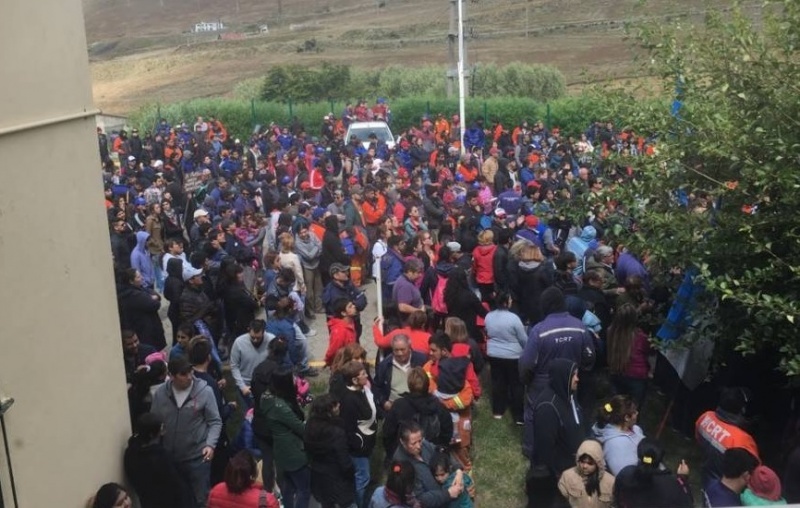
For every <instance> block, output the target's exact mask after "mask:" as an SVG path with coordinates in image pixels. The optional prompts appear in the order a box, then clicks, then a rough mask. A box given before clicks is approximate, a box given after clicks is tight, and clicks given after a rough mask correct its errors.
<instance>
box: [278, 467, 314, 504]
mask: <svg viewBox="0 0 800 508" xmlns="http://www.w3.org/2000/svg"><path fill="white" fill-rule="evenodd" d="M278 484H279V485H280V488H281V496H282V497H283V506H284V508H308V503H309V501H310V500H311V469H309V468H308V466H303V467H301V468H300V469H298V470H297V471H284V472H282V473H281V476H280V480H279V481H278Z"/></svg>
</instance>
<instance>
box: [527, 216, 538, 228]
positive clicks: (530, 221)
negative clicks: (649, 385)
mask: <svg viewBox="0 0 800 508" xmlns="http://www.w3.org/2000/svg"><path fill="white" fill-rule="evenodd" d="M525 226H527V227H529V228H535V227H538V226H539V217H537V216H535V215H528V216H527V217H525Z"/></svg>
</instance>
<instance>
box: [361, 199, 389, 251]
mask: <svg viewBox="0 0 800 508" xmlns="http://www.w3.org/2000/svg"><path fill="white" fill-rule="evenodd" d="M361 215H362V216H363V217H364V222H365V224H366V226H367V236H368V237H369V240H370V242H373V243H374V242H375V240H376V239H377V231H378V226H380V225H381V223H383V220H384V219H385V217H386V197H385V196H384V195H383V193H382V192H379V191H378V190H377V189H376V188H375V187H374V186H373V185H367V186H366V187H365V188H364V202H363V203H361Z"/></svg>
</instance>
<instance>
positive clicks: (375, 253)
mask: <svg viewBox="0 0 800 508" xmlns="http://www.w3.org/2000/svg"><path fill="white" fill-rule="evenodd" d="M387 252H389V249H388V248H387V247H386V242H384V241H383V240H378V241H377V242H375V245H373V246H372V257H373V258H375V262H374V263H373V264H372V276H373V277H374V278H375V279H377V278H378V272H379V271H380V269H381V258H382V257H383V256H384V255H386V253H387Z"/></svg>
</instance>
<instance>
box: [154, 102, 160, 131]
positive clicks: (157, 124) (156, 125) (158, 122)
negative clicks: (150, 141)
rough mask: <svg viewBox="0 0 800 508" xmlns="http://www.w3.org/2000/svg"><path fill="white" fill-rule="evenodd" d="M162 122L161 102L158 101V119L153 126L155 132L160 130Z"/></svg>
mask: <svg viewBox="0 0 800 508" xmlns="http://www.w3.org/2000/svg"><path fill="white" fill-rule="evenodd" d="M160 122H161V103H160V102H156V121H155V127H154V128H153V132H155V131H157V130H158V126H159V124H160Z"/></svg>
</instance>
